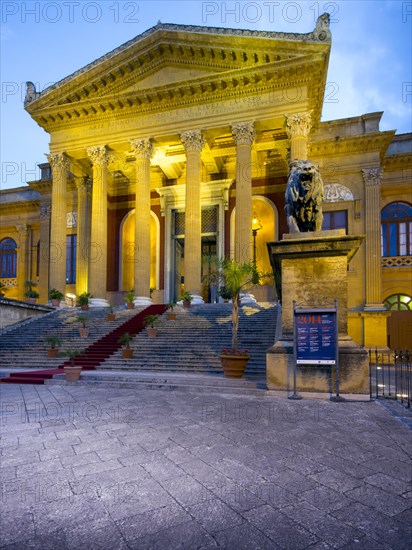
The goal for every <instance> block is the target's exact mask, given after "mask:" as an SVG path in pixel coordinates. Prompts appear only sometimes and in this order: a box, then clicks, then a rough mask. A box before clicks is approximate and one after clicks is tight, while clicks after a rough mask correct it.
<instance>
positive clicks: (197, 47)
mask: <svg viewBox="0 0 412 550" xmlns="http://www.w3.org/2000/svg"><path fill="white" fill-rule="evenodd" d="M330 47H331V34H330V30H329V19H328V16H327V15H323V16H321V17H320V18H319V19H318V21H317V24H316V28H315V29H314V30H313V31H312V32H310V33H308V34H292V33H276V32H263V31H244V30H232V29H216V28H209V27H195V26H184V25H169V24H163V23H159V24H158V25H156V26H155V27H153V28H151V29H149V30H148V31H146V32H145V33H143V34H142V35H140V36H138V37H136V38H135V39H133V40H131V41H129V42H128V43H126V44H124V45H122V46H120V47H119V48H117V49H116V50H113V51H112V52H110V53H108V54H106V55H105V56H103V57H102V58H100V59H97V60H96V61H94V62H93V63H91V64H90V65H88V66H86V67H84V68H83V69H81V70H79V71H77V72H76V73H74V74H72V75H71V76H69V77H67V78H65V79H63V80H62V81H60V82H59V83H57V84H55V85H54V86H51V87H50V88H47V89H46V90H44V91H43V92H41V93H40V92H36V90H35V88H34V86H33V85H31V84H29V85H28V91H27V95H26V101H25V108H26V110H27V111H28V112H29V113H30V115H31V116H32V117H33V119H34V120H35V121H36V122H37V123H38V124H39V125H40V126H41V127H42V128H44V129H45V130H46V131H47V132H48V133H49V134H50V154H49V156H48V163H46V164H45V165H42V174H43V175H42V179H41V180H40V181H35V182H29V187H28V188H22V189H14V190H11V191H4V192H2V195H1V197H2V204H1V206H0V208H1V214H2V221H1V234H0V242H2V241H4V240H5V239H12V240H13V241H15V243H16V246H17V267H16V273H15V275H16V276H15V277H8V278H7V277H3V279H4V280H7V284H8V286H9V291H8V293H7V296H8V297H18V298H22V297H23V283H24V280H26V279H29V278H31V279H33V278H36V277H37V278H38V281H39V292H40V301H41V302H46V301H47V299H48V290H49V289H50V288H57V289H59V290H61V291H63V292H73V293H75V294H80V293H81V292H84V291H89V292H91V293H92V294H93V295H94V296H95V297H98V298H106V299H107V300H108V301H109V302H111V303H121V302H122V299H123V298H122V297H123V294H124V292H125V291H129V290H131V289H133V290H134V292H135V294H136V295H137V296H141V297H146V298H148V297H149V296H150V295H152V298H153V299H154V300H155V301H158V302H169V301H170V300H176V299H178V298H179V296H180V292H181V290H182V288H183V287H182V285H183V284H184V288H185V289H186V290H188V291H189V292H191V293H192V294H193V295H198V296H202V297H203V299H204V300H205V301H210V300H212V301H213V300H215V299H216V298H217V297H216V296H215V295H213V294H211V292H210V289H208V288H206V287H205V285H204V283H202V277H203V275H204V273H205V270H207V261H205V260H204V259H203V260H202V257H203V258H205V257H206V258H207V255H208V254H210V253H215V254H217V255H218V256H223V255H229V254H230V255H233V256H234V257H236V258H237V259H239V260H251V259H252V258H253V257H254V255H255V256H256V261H257V264H258V267H260V268H262V269H263V270H264V271H267V270H268V269H269V268H270V262H269V258H268V254H267V249H266V242H272V241H275V240H277V239H280V238H281V236H282V234H283V233H287V232H288V229H287V224H286V219H285V215H284V210H283V208H284V192H285V185H286V180H287V174H288V162H289V160H291V159H294V158H300V159H306V158H309V159H310V160H312V161H314V162H315V163H317V164H318V165H319V167H320V171H321V174H322V177H323V180H324V183H325V203H324V211H325V212H330V213H332V214H330V216H329V219H330V220H332V222H333V223H335V222H334V220H335V218H336V220H338V218H339V216H343V218H344V224H345V228H346V230H347V232H348V233H349V234H354V235H357V234H359V235H363V234H365V235H366V241H365V244H364V245H362V248H361V250H360V251H359V252H358V254H357V255H356V256H355V258H354V259H353V261H352V262H351V264H350V267H349V272H348V277H349V283H348V284H349V304H348V305H349V311H350V313H349V332H350V334H351V336H352V337H353V338H354V339H355V341H357V342H358V343H360V344H366V345H379V346H384V345H386V343H387V334H386V317H387V313H386V310H385V306H384V300H385V299H386V298H388V297H389V296H392V295H402V296H403V295H405V296H411V294H412V291H411V270H412V267H411V262H410V260H411V255H410V253H408V254H406V255H399V256H400V260H399V262H398V264H399V265H398V264H397V265H396V266H388V265H384V266H383V265H382V262H383V260H382V256H381V237H380V230H381V229H380V227H381V220H380V218H381V210H382V208H383V207H384V206H385V205H386V204H390V203H392V202H398V201H403V202H405V203H407V204H409V205H410V204H412V197H411V193H410V177H411V170H412V169H411V166H412V154H411V152H410V149H408V147H409V145H410V143H411V136H410V135H409V136H405V135H403V136H396V135H395V131H385V132H382V131H380V130H379V121H380V118H381V115H382V113H371V114H367V115H362V116H357V117H354V118H350V119H345V120H335V121H330V122H321V121H320V118H321V111H322V105H323V98H324V91H325V83H326V75H327V68H328V60H329V53H330ZM50 168H51V171H50V174H49V170H50ZM51 174H52V175H51ZM334 212H339V213H341V212H344V213H345V214H344V215H343V214H339V215H338V214H336V216H335V215H334V214H333V213H334ZM254 216H256V217H257V218H258V220H259V223H260V226H261V227H260V228H259V230H258V231H256V232H255V235H254V236H253V234H252V219H253V217H254ZM339 219H340V218H339ZM336 220H335V221H336ZM136 222H137V223H136ZM68 236H69V237H70V236H72V237H73V238H72V240H71V241H70V239H69V237H68ZM74 236H75V239H74ZM409 238H410V237H409ZM68 239H69V240H68ZM408 242H409V241H408ZM70 247H71V248H70ZM74 252H75V253H76V257H75V258H74ZM408 252H409V250H408ZM68 255H69V257H68ZM401 256H402V257H401ZM395 263H396V262H395ZM70 269H71V270H72V272H71V273H70V276H68V272H69V271H70ZM3 274H4V273H3ZM9 274H11V273H9ZM254 293H255V296H256V298H257V299H258V300H259V299H260V300H270V299H274V290H273V288H272V287H268V286H267V287H260V288H256V289H255V291H254ZM411 307H412V306H411Z"/></svg>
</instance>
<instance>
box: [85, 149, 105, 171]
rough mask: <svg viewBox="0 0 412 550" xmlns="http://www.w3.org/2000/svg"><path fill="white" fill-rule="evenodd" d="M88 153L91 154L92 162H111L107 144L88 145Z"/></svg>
mask: <svg viewBox="0 0 412 550" xmlns="http://www.w3.org/2000/svg"><path fill="white" fill-rule="evenodd" d="M87 154H88V155H89V158H90V160H91V161H92V164H98V165H100V166H105V165H107V163H108V162H109V152H108V150H107V149H106V145H101V146H96V147H88V148H87Z"/></svg>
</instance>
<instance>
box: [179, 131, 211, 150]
mask: <svg viewBox="0 0 412 550" xmlns="http://www.w3.org/2000/svg"><path fill="white" fill-rule="evenodd" d="M180 139H181V140H182V143H183V147H184V148H185V151H186V153H200V152H201V151H202V149H203V146H204V144H205V140H204V138H203V136H202V132H201V131H200V130H188V131H187V132H183V133H182V134H180Z"/></svg>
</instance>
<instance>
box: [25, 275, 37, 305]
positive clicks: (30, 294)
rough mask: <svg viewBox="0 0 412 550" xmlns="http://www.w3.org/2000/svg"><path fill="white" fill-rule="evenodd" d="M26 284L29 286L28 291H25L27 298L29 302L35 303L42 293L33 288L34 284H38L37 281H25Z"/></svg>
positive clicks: (26, 286)
mask: <svg viewBox="0 0 412 550" xmlns="http://www.w3.org/2000/svg"><path fill="white" fill-rule="evenodd" d="M24 286H25V288H27V290H26V292H25V293H24V295H25V297H26V298H27V302H29V303H32V304H35V303H36V300H37V298H38V297H39V296H40V294H39V293H38V292H37V290H33V287H34V286H37V283H36V282H35V281H30V280H27V281H24Z"/></svg>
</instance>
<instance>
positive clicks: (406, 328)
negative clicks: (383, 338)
mask: <svg viewBox="0 0 412 550" xmlns="http://www.w3.org/2000/svg"><path fill="white" fill-rule="evenodd" d="M384 304H385V306H386V309H387V310H388V311H390V312H391V315H390V316H389V317H388V346H389V347H390V348H391V349H412V297H411V296H408V295H407V294H392V296H388V298H386V300H384Z"/></svg>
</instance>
